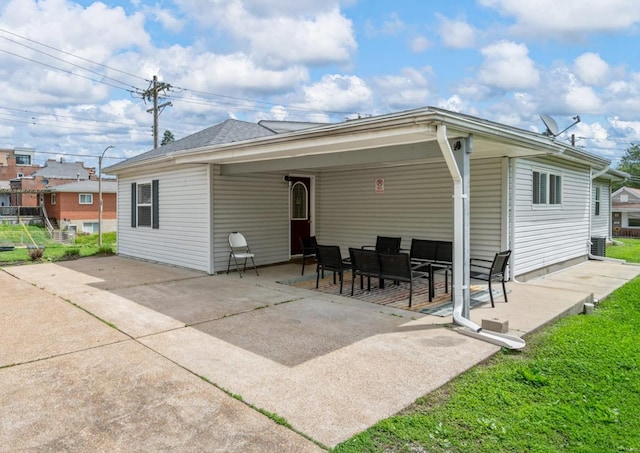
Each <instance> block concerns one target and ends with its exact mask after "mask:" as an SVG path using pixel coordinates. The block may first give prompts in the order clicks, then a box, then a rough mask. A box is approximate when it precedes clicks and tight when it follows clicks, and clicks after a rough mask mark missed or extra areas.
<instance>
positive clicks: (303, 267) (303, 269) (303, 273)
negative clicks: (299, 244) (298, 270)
mask: <svg viewBox="0 0 640 453" xmlns="http://www.w3.org/2000/svg"><path fill="white" fill-rule="evenodd" d="M300 275H304V252H302V274H300Z"/></svg>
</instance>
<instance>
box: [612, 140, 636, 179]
mask: <svg viewBox="0 0 640 453" xmlns="http://www.w3.org/2000/svg"><path fill="white" fill-rule="evenodd" d="M617 169H618V170H620V171H624V172H626V173H629V174H630V175H631V178H630V179H629V180H628V181H626V182H624V185H625V186H626V187H635V188H640V145H637V144H632V145H631V146H630V147H629V148H627V150H626V151H625V153H624V155H623V156H622V157H621V158H620V163H618V167H617ZM621 185H622V184H618V185H617V186H618V187H615V188H616V189H618V188H619V186H621Z"/></svg>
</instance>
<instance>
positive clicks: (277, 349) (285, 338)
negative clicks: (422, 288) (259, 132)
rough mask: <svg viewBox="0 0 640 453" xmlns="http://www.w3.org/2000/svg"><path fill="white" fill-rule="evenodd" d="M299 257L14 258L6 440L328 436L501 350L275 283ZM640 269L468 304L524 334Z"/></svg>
mask: <svg viewBox="0 0 640 453" xmlns="http://www.w3.org/2000/svg"><path fill="white" fill-rule="evenodd" d="M299 272H300V267H299V265H296V264H285V265H282V266H271V267H265V268H260V276H256V275H255V273H252V271H249V272H247V273H246V274H244V278H242V279H241V278H239V276H238V274H237V273H232V274H230V275H216V276H208V275H205V274H202V273H199V272H195V271H189V270H185V269H178V268H173V267H168V266H162V265H157V264H152V263H146V262H141V261H136V260H130V259H126V258H122V257H108V258H84V259H81V260H77V261H68V262H62V263H47V264H37V265H26V266H14V267H6V268H3V269H2V270H1V271H0V288H2V299H1V301H0V367H3V368H0V399H1V400H2V401H3V409H4V411H3V412H4V413H5V414H7V415H5V416H3V420H2V423H1V424H0V442H1V443H0V445H2V446H3V448H6V449H7V450H18V449H25V450H30V449H33V450H39V451H48V450H51V451H54V450H65V451H87V450H93V451H96V450H110V451H124V450H126V451H167V450H180V451H200V450H207V451H256V452H257V451H262V452H263V451H279V452H281V451H292V452H293V451H295V452H300V451H317V450H321V447H322V446H325V447H329V448H330V447H333V446H335V445H337V444H338V443H340V442H342V441H344V440H346V439H348V438H350V437H351V436H352V435H354V434H356V433H357V432H360V431H362V430H364V429H366V428H367V427H369V426H371V425H373V424H374V423H376V422H377V421H378V420H381V419H383V418H386V417H388V416H390V415H393V414H395V413H396V412H398V411H399V410H401V409H403V408H404V407H406V406H407V405H409V404H411V403H412V402H413V401H415V399H416V398H418V397H420V396H422V395H424V394H427V393H429V392H431V391H433V390H435V389H436V388H438V387H440V386H442V385H443V384H445V383H446V382H448V381H450V380H451V379H453V378H454V377H455V376H457V375H458V374H460V373H462V372H464V371H465V370H467V369H469V368H471V367H473V366H474V365H476V364H478V363H480V362H482V361H484V360H486V359H487V358H488V357H490V356H491V355H492V354H494V353H496V352H497V351H498V350H499V347H498V346H495V345H492V344H489V343H486V342H483V341H479V340H477V339H473V338H470V337H467V336H464V335H461V334H459V333H458V332H456V331H455V330H454V329H452V328H451V318H450V317H445V318H440V317H436V316H430V315H422V314H420V313H415V312H408V311H405V310H401V309H396V308H392V307H386V306H381V305H376V304H370V303H367V302H362V301H359V300H356V299H353V298H350V297H342V296H339V295H331V294H326V293H320V292H316V291H310V290H306V289H300V288H296V287H293V286H288V285H283V284H279V283H276V282H277V281H281V280H283V279H284V280H286V279H287V278H292V277H293V276H297V275H299ZM639 274H640V267H638V266H635V265H624V264H620V263H615V262H602V261H589V262H585V263H583V264H580V265H577V266H574V267H572V268H569V269H566V270H564V271H561V272H558V273H555V274H550V275H547V276H546V277H544V278H539V279H536V280H533V281H529V282H527V283H515V282H510V283H509V284H508V290H509V303H504V300H503V299H502V298H499V299H497V302H496V308H493V309H492V308H491V306H490V305H489V304H487V305H484V306H481V307H478V308H474V309H473V310H472V311H471V318H472V320H473V321H474V322H476V323H478V324H480V323H481V322H482V319H494V318H497V319H500V320H508V322H509V327H510V334H512V335H516V336H524V335H526V334H528V333H530V332H533V331H535V330H537V329H539V328H540V327H542V326H544V325H545V324H548V323H549V322H552V321H553V320H555V319H557V318H559V317H561V316H564V315H567V314H570V313H577V312H580V311H581V310H582V307H583V304H584V302H585V301H591V299H592V297H595V298H596V299H602V298H604V297H606V296H607V295H608V294H610V293H611V292H612V291H613V290H615V289H616V288H618V287H620V286H622V285H624V284H625V283H626V282H627V281H629V280H630V279H632V278H635V277H636V276H637V275H639ZM347 294H348V292H347ZM524 353H526V349H525V352H524ZM264 412H267V413H271V414H276V415H277V416H279V417H282V418H284V419H285V420H286V421H287V422H288V423H289V424H290V425H291V429H290V428H287V427H284V426H282V425H278V424H276V423H275V422H274V421H272V420H271V419H270V418H269V417H267V416H266V415H264Z"/></svg>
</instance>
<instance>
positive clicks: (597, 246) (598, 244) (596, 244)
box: [591, 236, 607, 256]
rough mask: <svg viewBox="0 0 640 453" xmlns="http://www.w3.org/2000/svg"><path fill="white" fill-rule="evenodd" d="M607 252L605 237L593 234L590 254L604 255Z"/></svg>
mask: <svg viewBox="0 0 640 453" xmlns="http://www.w3.org/2000/svg"><path fill="white" fill-rule="evenodd" d="M606 252H607V238H605V237H597V236H593V237H592V238H591V254H592V255H594V256H605V254H606Z"/></svg>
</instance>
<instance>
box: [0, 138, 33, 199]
mask: <svg viewBox="0 0 640 453" xmlns="http://www.w3.org/2000/svg"><path fill="white" fill-rule="evenodd" d="M34 154H35V150H33V149H31V148H15V149H0V207H6V206H19V203H18V195H17V194H16V192H15V191H14V192H13V196H12V190H11V182H10V181H11V180H15V179H19V178H22V177H24V176H25V175H30V174H31V173H33V172H34V171H36V170H38V169H39V168H40V165H37V164H34V163H33V158H34ZM24 197H25V199H29V200H31V202H32V201H36V200H37V195H36V194H35V193H32V194H28V195H27V194H25V195H24ZM12 198H13V201H12ZM28 206H37V204H28Z"/></svg>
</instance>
